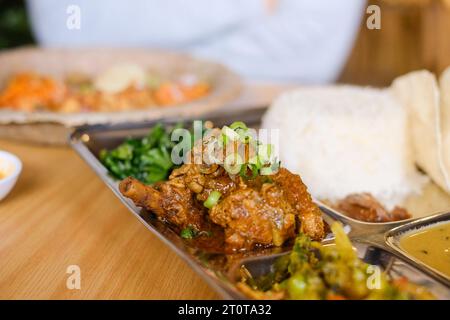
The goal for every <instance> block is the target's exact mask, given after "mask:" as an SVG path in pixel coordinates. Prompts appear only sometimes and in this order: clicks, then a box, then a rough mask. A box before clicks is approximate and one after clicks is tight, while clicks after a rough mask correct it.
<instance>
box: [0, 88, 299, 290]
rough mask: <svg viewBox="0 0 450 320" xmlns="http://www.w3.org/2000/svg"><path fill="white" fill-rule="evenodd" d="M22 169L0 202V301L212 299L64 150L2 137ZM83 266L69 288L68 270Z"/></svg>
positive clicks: (269, 91)
mask: <svg viewBox="0 0 450 320" xmlns="http://www.w3.org/2000/svg"><path fill="white" fill-rule="evenodd" d="M290 88H291V86H286V85H285V86H280V87H274V86H273V85H262V84H258V85H256V86H255V87H252V88H247V90H246V91H245V92H244V93H243V95H242V96H241V98H240V99H239V100H238V101H237V102H236V103H234V104H233V105H232V106H230V108H240V107H242V106H243V105H246V106H258V105H261V104H264V103H267V101H271V100H272V98H273V97H274V96H276V95H278V94H279V93H280V92H281V91H284V90H288V89H290ZM0 129H1V128H0ZM0 149H2V150H6V151H9V152H12V153H14V154H16V155H17V156H18V157H19V158H21V160H22V161H23V165H24V170H23V172H22V175H21V176H20V178H19V181H18V183H17V185H16V187H15V188H14V190H13V191H12V192H11V194H10V195H9V196H8V197H7V198H6V199H4V200H3V201H1V202H0V299H217V298H220V297H219V296H218V295H217V294H215V293H214V291H213V290H212V289H210V288H209V287H208V285H207V284H206V283H205V282H204V281H203V280H202V279H201V278H200V277H199V276H198V275H197V274H196V273H194V271H192V270H191V269H190V268H189V267H188V266H187V264H186V263H185V262H184V261H182V260H181V259H180V258H179V257H178V256H177V255H176V254H175V253H173V252H172V251H171V250H169V249H168V248H167V247H166V246H165V245H164V244H163V243H162V242H161V241H160V240H158V239H157V238H156V237H155V236H153V235H152V234H151V233H150V232H149V231H148V230H147V229H146V228H145V227H144V226H143V225H142V224H141V223H140V222H139V221H138V220H137V219H136V218H135V217H134V216H133V215H132V214H130V213H129V212H128V210H127V209H126V208H125V206H124V205H123V204H122V203H121V202H120V201H119V200H118V199H117V198H116V197H115V196H114V195H113V193H112V192H111V191H110V190H109V189H108V188H107V187H106V186H105V185H104V184H103V183H102V182H101V181H100V179H99V178H98V177H97V176H96V175H95V174H94V173H93V171H91V169H90V168H89V167H88V166H87V164H85V163H84V162H83V161H82V160H81V158H79V157H78V155H77V154H76V153H75V152H74V151H73V150H72V149H70V148H69V147H44V146H38V145H31V144H24V143H19V142H13V141H6V140H1V139H0ZM70 265H78V266H79V267H80V269H81V289H80V290H77V289H75V290H69V289H68V288H67V285H66V281H67V279H68V277H69V276H70V274H67V273H66V271H67V268H68V266H70Z"/></svg>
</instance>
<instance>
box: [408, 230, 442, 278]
mask: <svg viewBox="0 0 450 320" xmlns="http://www.w3.org/2000/svg"><path fill="white" fill-rule="evenodd" d="M400 247H401V248H402V249H403V250H404V251H406V252H407V253H409V254H410V255H411V256H413V257H415V258H417V259H418V260H420V261H422V262H423V263H425V264H427V265H428V266H430V267H431V268H433V269H436V270H437V271H439V272H441V273H443V274H445V275H446V276H447V277H450V223H449V222H446V223H439V224H435V225H433V226H430V227H425V228H422V229H419V230H416V231H414V232H411V233H407V234H405V235H404V236H403V237H402V238H401V239H400Z"/></svg>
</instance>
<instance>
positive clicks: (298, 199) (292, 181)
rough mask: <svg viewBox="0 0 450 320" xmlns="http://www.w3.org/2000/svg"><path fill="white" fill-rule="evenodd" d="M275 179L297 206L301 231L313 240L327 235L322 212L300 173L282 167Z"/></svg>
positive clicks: (288, 199)
mask: <svg viewBox="0 0 450 320" xmlns="http://www.w3.org/2000/svg"><path fill="white" fill-rule="evenodd" d="M272 179H273V181H274V182H275V183H276V184H277V185H278V186H279V187H280V188H281V189H282V190H283V192H284V194H285V197H286V200H287V201H288V202H289V203H290V204H291V205H292V206H293V207H294V208H295V210H296V211H297V212H298V216H299V218H300V231H301V232H303V233H305V234H307V235H308V236H310V237H311V238H312V239H313V240H322V239H323V238H324V237H325V225H324V222H323V219H322V212H321V211H320V209H319V207H318V206H317V205H316V204H315V203H314V202H313V201H312V198H311V195H310V194H309V192H308V189H307V188H306V185H305V184H304V183H303V181H302V179H301V178H300V176H299V175H297V174H293V173H291V172H290V171H289V170H287V169H285V168H280V169H279V170H278V172H277V173H276V174H275V175H273V176H272Z"/></svg>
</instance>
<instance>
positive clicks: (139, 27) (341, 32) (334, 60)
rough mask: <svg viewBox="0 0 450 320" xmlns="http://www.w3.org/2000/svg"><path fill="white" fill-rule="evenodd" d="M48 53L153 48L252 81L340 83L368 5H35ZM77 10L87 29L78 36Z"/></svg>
mask: <svg viewBox="0 0 450 320" xmlns="http://www.w3.org/2000/svg"><path fill="white" fill-rule="evenodd" d="M27 4H28V10H29V14H30V18H31V23H32V27H33V30H34V33H35V36H36V38H37V40H38V43H39V44H41V45H43V46H59V47H62V46H64V47H71V46H94V47H99V46H109V47H110V46H116V47H149V48H162V49H169V50H176V51H182V52H189V53H192V54H194V55H196V56H200V57H205V58H209V59H213V60H217V61H221V62H223V63H224V64H226V65H228V66H229V67H230V68H232V69H234V70H235V71H237V72H238V73H240V74H241V75H242V76H244V77H245V78H249V79H257V80H263V81H264V80H270V81H284V82H286V81H289V82H298V83H327V82H332V81H334V80H336V78H337V77H338V75H339V73H340V71H341V69H342V67H343V65H344V64H345V61H346V58H347V56H348V54H349V52H350V50H351V48H352V44H353V42H354V39H355V37H356V34H357V31H358V29H359V26H360V22H361V17H362V16H363V14H364V11H365V10H364V9H365V5H366V3H365V0H346V1H336V0H133V1H125V0H28V3H27ZM70 5H76V6H78V8H79V13H80V21H79V22H80V24H79V26H80V28H79V29H70V28H68V27H67V26H66V21H67V19H68V18H69V16H70V12H68V11H67V8H68V7H69V6H70Z"/></svg>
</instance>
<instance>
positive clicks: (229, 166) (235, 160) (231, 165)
mask: <svg viewBox="0 0 450 320" xmlns="http://www.w3.org/2000/svg"><path fill="white" fill-rule="evenodd" d="M242 164H243V162H242V158H241V156H240V155H239V154H237V153H236V154H230V155H228V156H227V157H226V158H225V161H224V163H223V167H224V168H225V170H226V171H227V172H228V173H229V174H238V173H239V172H240V171H241V166H242Z"/></svg>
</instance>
